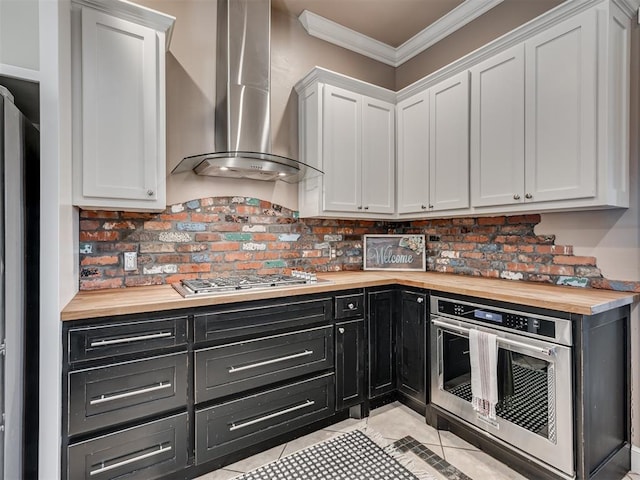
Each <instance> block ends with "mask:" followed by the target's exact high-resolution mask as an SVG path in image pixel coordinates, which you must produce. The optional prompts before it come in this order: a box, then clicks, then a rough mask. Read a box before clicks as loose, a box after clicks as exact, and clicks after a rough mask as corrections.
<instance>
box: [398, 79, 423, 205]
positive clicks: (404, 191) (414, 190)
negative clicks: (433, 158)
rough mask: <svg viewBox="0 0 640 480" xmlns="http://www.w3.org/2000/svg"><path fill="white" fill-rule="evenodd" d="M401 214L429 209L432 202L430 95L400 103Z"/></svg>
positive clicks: (414, 97) (399, 193)
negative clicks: (430, 188) (430, 198)
mask: <svg viewBox="0 0 640 480" xmlns="http://www.w3.org/2000/svg"><path fill="white" fill-rule="evenodd" d="M397 115H398V138H397V148H398V182H397V186H398V195H397V197H398V213H419V212H425V211H426V210H427V206H428V205H429V95H428V93H427V92H426V91H425V92H420V93H418V94H416V95H414V96H413V97H411V98H407V99H405V100H403V101H401V102H399V103H398V106H397Z"/></svg>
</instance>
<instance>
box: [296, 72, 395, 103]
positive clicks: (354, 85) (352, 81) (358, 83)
mask: <svg viewBox="0 0 640 480" xmlns="http://www.w3.org/2000/svg"><path fill="white" fill-rule="evenodd" d="M316 83H328V84H330V85H333V86H335V87H340V88H345V89H347V90H353V91H357V92H358V93H361V94H363V95H367V96H369V97H373V98H377V99H378V100H383V101H385V102H390V103H395V102H396V92H394V91H393V90H389V89H387V88H384V87H380V86H378V85H374V84H372V83H369V82H364V81H362V80H358V79H356V78H353V77H349V76H348V75H343V74H342V73H337V72H333V71H331V70H327V69H326V68H322V67H314V68H312V69H311V71H310V72H309V73H307V74H306V75H305V76H304V77H302V78H301V79H300V80H298V82H297V83H296V84H295V85H294V88H295V90H296V93H298V95H300V94H301V93H302V92H304V91H305V90H306V89H308V88H309V87H311V86H313V85H315V84H316Z"/></svg>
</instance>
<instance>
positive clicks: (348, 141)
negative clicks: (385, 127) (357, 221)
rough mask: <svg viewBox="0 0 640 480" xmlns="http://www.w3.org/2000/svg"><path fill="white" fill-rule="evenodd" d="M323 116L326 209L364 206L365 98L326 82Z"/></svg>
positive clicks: (347, 209) (354, 208) (337, 210)
mask: <svg viewBox="0 0 640 480" xmlns="http://www.w3.org/2000/svg"><path fill="white" fill-rule="evenodd" d="M323 111H324V115H323V117H322V130H323V132H324V136H323V139H322V149H323V151H324V159H323V160H324V162H323V167H324V172H325V177H324V190H325V197H324V209H325V210H330V211H335V212H354V211H356V209H357V208H358V207H360V208H362V200H361V198H362V188H361V186H362V182H361V178H362V97H361V96H360V95H358V94H355V93H353V92H350V91H348V90H345V89H343V88H338V87H333V86H331V85H325V87H324V105H323Z"/></svg>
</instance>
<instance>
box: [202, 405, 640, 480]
mask: <svg viewBox="0 0 640 480" xmlns="http://www.w3.org/2000/svg"><path fill="white" fill-rule="evenodd" d="M365 424H366V425H367V426H368V427H370V428H371V429H373V430H375V431H377V432H378V433H380V434H381V435H382V436H383V437H385V438H386V439H387V440H390V441H395V440H399V439H401V438H403V437H405V436H407V435H409V436H412V437H413V438H415V439H416V440H418V441H419V442H421V443H423V444H425V445H426V446H427V447H428V448H429V449H431V450H432V451H434V452H435V453H436V454H438V455H440V456H441V457H442V458H444V459H445V460H447V461H448V462H449V463H450V464H451V465H453V466H455V467H456V468H458V469H459V470H460V471H462V472H463V473H465V474H466V475H468V476H469V477H471V478H472V479H474V480H487V479H491V480H527V479H526V477H523V476H522V475H520V474H519V473H517V472H515V471H513V470H511V469H510V468H509V467H508V466H506V465H505V464H503V463H500V462H499V461H497V460H495V459H494V458H492V457H490V456H489V455H487V454H486V453H484V452H482V451H480V450H478V449H477V448H475V447H474V446H473V445H470V444H468V443H467V442H465V441H464V440H462V439H460V438H458V437H456V436H455V435H452V434H451V433H449V432H446V431H440V432H439V431H437V430H435V429H433V428H432V427H430V426H429V425H427V424H426V423H425V421H424V418H423V417H422V416H420V415H418V414H417V413H415V412H414V411H413V410H410V409H409V408H407V407H405V406H404V405H401V404H400V403H397V402H396V403H392V404H389V405H385V406H384V407H380V408H377V409H375V410H373V411H372V412H371V414H370V416H369V417H368V418H366V419H364V420H345V421H344V422H340V423H336V424H335V425H330V426H329V427H327V428H325V429H323V430H318V431H317V432H313V433H311V434H309V435H306V436H304V437H300V438H298V439H296V440H293V441H291V442H289V443H286V444H284V445H279V446H277V447H274V448H272V449H270V450H266V451H264V452H262V453H259V454H257V455H254V456H253V457H249V458H247V459H245V460H242V461H240V462H237V463H234V464H231V465H227V466H226V467H224V468H222V469H220V470H216V471H214V472H210V473H208V474H206V475H203V476H202V477H198V478H197V479H196V480H230V479H232V478H234V477H236V476H238V475H240V474H242V473H245V472H248V471H250V470H254V469H256V468H258V467H260V466H262V465H265V464H267V463H269V462H272V461H274V460H277V459H278V458H280V457H282V456H284V455H289V454H291V453H293V452H295V451H297V450H301V449H303V448H306V447H308V446H310V445H313V444H315V443H318V442H321V441H323V440H327V439H329V438H331V437H333V436H335V435H339V434H340V433H342V432H346V431H349V430H351V429H353V428H357V427H358V426H363V425H365ZM415 459H416V463H418V464H419V465H420V467H421V468H422V469H423V470H425V471H428V472H429V473H431V474H432V475H433V476H434V477H436V478H437V479H438V480H447V477H445V476H443V475H441V474H439V473H438V472H437V471H436V470H434V469H432V468H431V467H430V466H429V465H428V464H427V463H425V462H423V461H422V460H421V459H419V458H418V457H415ZM318 480H321V479H318ZM625 480H640V475H639V474H634V473H630V474H629V475H627V476H626V477H625Z"/></svg>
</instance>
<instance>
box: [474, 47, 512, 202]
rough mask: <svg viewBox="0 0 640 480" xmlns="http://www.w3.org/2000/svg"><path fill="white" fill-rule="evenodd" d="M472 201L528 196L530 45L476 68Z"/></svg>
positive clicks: (489, 60)
mask: <svg viewBox="0 0 640 480" xmlns="http://www.w3.org/2000/svg"><path fill="white" fill-rule="evenodd" d="M470 73H471V146H470V154H471V155H470V156H471V204H472V205H473V206H474V207H484V206H490V205H510V204H514V203H521V202H523V201H524V194H525V192H524V162H525V159H524V45H522V44H521V45H517V46H516V47H513V48H510V49H509V50H507V51H505V52H502V53H500V54H498V55H496V56H494V57H491V58H490V59H488V60H485V61H484V62H482V63H479V64H478V65H476V66H475V67H473V68H471V69H470Z"/></svg>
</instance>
